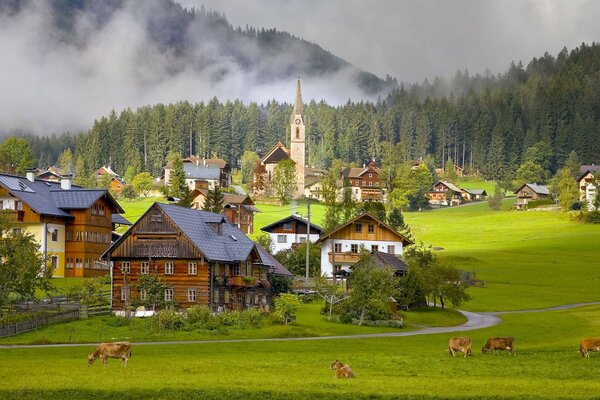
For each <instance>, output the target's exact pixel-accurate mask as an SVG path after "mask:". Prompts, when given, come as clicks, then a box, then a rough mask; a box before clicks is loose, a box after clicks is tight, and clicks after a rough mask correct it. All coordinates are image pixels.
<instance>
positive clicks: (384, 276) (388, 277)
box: [348, 253, 395, 325]
mask: <svg viewBox="0 0 600 400" xmlns="http://www.w3.org/2000/svg"><path fill="white" fill-rule="evenodd" d="M348 286H349V287H351V291H350V298H349V300H348V301H349V303H350V306H351V307H353V308H355V309H357V310H359V311H360V317H359V321H358V325H362V324H363V322H364V320H365V311H366V309H367V307H368V306H369V304H372V303H373V302H377V301H379V302H383V303H387V302H388V301H389V299H390V297H391V296H392V295H393V294H394V288H395V278H394V273H393V271H392V269H391V268H387V267H383V268H379V267H377V266H376V265H375V263H374V260H373V257H372V256H371V255H370V254H369V253H364V254H363V255H361V258H360V260H359V261H358V262H357V263H356V264H354V266H353V267H352V273H351V274H350V277H349V278H348Z"/></svg>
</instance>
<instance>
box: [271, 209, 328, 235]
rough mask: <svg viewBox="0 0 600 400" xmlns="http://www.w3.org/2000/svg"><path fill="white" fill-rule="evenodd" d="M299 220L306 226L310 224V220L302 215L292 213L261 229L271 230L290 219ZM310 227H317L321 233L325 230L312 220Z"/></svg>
mask: <svg viewBox="0 0 600 400" xmlns="http://www.w3.org/2000/svg"><path fill="white" fill-rule="evenodd" d="M294 220H295V221H298V222H300V223H302V224H304V226H306V225H307V224H308V221H307V220H305V219H304V218H302V217H299V216H297V215H295V214H292V215H290V216H289V217H285V218H283V219H280V220H279V221H276V222H273V223H272V224H269V225H267V226H263V227H262V228H260V230H261V231H264V232H270V229H272V228H275V227H277V226H280V225H283V224H285V223H286V222H290V221H294ZM310 227H311V229H315V230H317V231H319V234H321V233H322V232H323V228H321V227H320V226H319V225H317V224H313V223H312V222H311V223H310ZM304 233H306V229H305V230H304Z"/></svg>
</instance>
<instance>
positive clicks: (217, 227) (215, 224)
mask: <svg viewBox="0 0 600 400" xmlns="http://www.w3.org/2000/svg"><path fill="white" fill-rule="evenodd" d="M208 224H209V225H210V226H212V228H213V229H214V230H215V232H217V234H218V235H222V234H223V230H222V228H221V223H220V222H209V223H208Z"/></svg>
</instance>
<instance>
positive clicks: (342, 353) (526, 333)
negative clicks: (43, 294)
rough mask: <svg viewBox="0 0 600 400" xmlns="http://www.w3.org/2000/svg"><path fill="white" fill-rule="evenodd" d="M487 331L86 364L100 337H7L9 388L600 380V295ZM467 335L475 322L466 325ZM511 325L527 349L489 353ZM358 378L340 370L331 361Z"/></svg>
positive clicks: (294, 387) (474, 394) (412, 386)
mask: <svg viewBox="0 0 600 400" xmlns="http://www.w3.org/2000/svg"><path fill="white" fill-rule="evenodd" d="M503 318H504V319H505V322H504V323H503V324H502V325H500V326H497V327H493V328H488V329H484V330H480V331H475V332H472V333H470V334H469V335H470V336H471V338H472V339H473V343H474V348H473V350H474V351H473V356H471V357H468V358H463V357H456V358H453V357H450V356H448V355H447V353H446V352H445V349H446V346H447V341H448V338H449V337H450V336H451V335H445V334H444V335H420V336H412V337H395V338H372V339H360V340H357V339H335V340H317V341H289V342H288V341H261V342H244V343H210V344H207V343H203V344H181V345H161V346H144V345H141V344H134V346H133V354H132V358H131V359H130V360H129V365H128V366H127V367H126V368H122V367H120V366H119V363H118V362H117V360H112V361H110V366H109V367H103V366H102V365H101V364H99V363H96V364H95V365H94V366H93V367H91V368H88V367H87V366H86V356H87V354H89V353H91V352H92V351H93V349H94V346H83V347H66V348H65V347H54V348H33V349H29V348H26V349H23V348H14V349H2V350H0V353H1V354H2V360H3V361H2V363H0V397H2V398H6V399H13V398H19V399H68V398H73V399H75V398H77V399H80V398H95V399H109V398H111V399H112V398H122V399H162V398H169V399H189V398H210V399H265V398H275V399H307V398H311V399H334V398H335V399H340V398H348V399H398V398H411V399H445V398H472V399H500V398H502V399H522V398H528V399H558V398H560V399H587V398H593V397H595V396H596V395H597V393H599V392H600V381H599V380H598V379H597V371H598V367H599V366H600V357H599V356H598V354H597V353H593V354H592V358H591V359H589V360H588V359H582V358H581V357H580V356H579V355H578V354H577V352H576V350H577V348H578V343H579V340H580V339H581V338H582V337H584V336H588V335H594V334H597V332H598V329H599V328H600V323H599V322H598V321H600V307H585V308H581V309H574V310H567V311H558V312H548V313H539V314H514V315H505V316H503ZM461 335H464V333H461ZM496 335H498V336H501V335H511V336H514V338H515V346H516V352H517V355H516V356H515V357H512V356H509V355H508V354H505V353H500V354H498V355H493V354H486V355H482V354H481V352H480V351H479V349H480V347H481V346H482V345H483V343H484V342H485V339H486V338H487V337H489V336H496ZM334 359H340V360H342V361H343V362H346V363H348V364H350V365H351V367H352V368H353V370H354V372H355V374H356V378H355V379H352V380H343V379H339V380H337V379H335V378H334V372H333V371H331V370H330V369H329V363H330V362H331V361H332V360H334Z"/></svg>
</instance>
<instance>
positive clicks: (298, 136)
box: [296, 128, 300, 139]
mask: <svg viewBox="0 0 600 400" xmlns="http://www.w3.org/2000/svg"><path fill="white" fill-rule="evenodd" d="M296 139H300V128H296Z"/></svg>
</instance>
